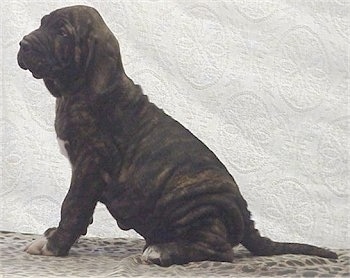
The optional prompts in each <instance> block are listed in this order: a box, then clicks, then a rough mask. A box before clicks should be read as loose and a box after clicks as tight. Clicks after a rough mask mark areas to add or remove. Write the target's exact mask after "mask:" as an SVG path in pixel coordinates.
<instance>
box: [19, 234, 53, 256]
mask: <svg viewBox="0 0 350 278" xmlns="http://www.w3.org/2000/svg"><path fill="white" fill-rule="evenodd" d="M46 244H47V238H46V237H42V238H38V239H36V240H34V241H33V242H32V243H30V244H28V245H27V246H26V248H25V249H24V251H25V252H27V253H28V254H31V255H45V256H53V253H52V252H51V251H49V250H47V247H46Z"/></svg>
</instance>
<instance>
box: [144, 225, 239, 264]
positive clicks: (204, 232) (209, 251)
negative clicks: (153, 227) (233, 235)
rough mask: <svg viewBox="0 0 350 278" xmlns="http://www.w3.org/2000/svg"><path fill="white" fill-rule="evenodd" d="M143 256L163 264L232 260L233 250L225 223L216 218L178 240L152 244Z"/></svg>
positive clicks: (150, 260) (149, 260) (146, 259)
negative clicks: (210, 223)
mask: <svg viewBox="0 0 350 278" xmlns="http://www.w3.org/2000/svg"><path fill="white" fill-rule="evenodd" d="M218 225H219V226H218ZM218 227H219V229H218ZM142 258H143V259H144V260H145V261H147V262H151V263H155V264H158V265H161V266H170V265H172V264H186V263H189V262H198V261H206V260H210V261H221V262H232V260H233V250H232V246H231V244H230V243H229V242H228V241H227V240H226V229H225V227H224V225H223V224H222V223H221V222H220V221H219V220H218V221H217V220H214V221H212V225H209V226H207V225H206V226H205V227H201V228H200V227H198V229H193V230H191V231H190V232H188V233H186V236H185V237H183V238H179V239H178V240H175V241H172V242H166V243H157V244H150V245H149V246H148V247H147V248H146V249H145V250H144V252H143V254H142Z"/></svg>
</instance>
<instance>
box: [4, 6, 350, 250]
mask: <svg viewBox="0 0 350 278" xmlns="http://www.w3.org/2000/svg"><path fill="white" fill-rule="evenodd" d="M78 3H79V4H80V3H82V4H88V5H91V6H94V7H95V8H97V9H98V10H99V11H100V13H101V14H102V16H103V17H104V19H105V21H106V22H107V24H108V25H109V26H110V28H111V30H112V31H113V32H114V33H115V35H116V36H117V38H118V39H119V42H120V45H121V52H122V57H123V61H124V64H125V68H126V72H127V74H128V75H129V76H130V77H131V78H132V79H133V80H134V81H135V82H136V83H139V84H141V85H142V87H143V89H144V92H145V94H147V95H149V97H150V99H151V100H152V101H153V102H155V103H156V104H158V105H159V106H160V107H162V108H164V110H165V111H166V112H168V113H169V114H170V115H172V116H173V117H174V118H175V119H177V120H179V121H180V122H181V123H183V124H184V125H185V126H186V127H187V128H189V129H190V130H191V131H192V132H193V133H194V134H195V135H197V136H198V137H199V138H200V139H201V140H202V141H204V142H205V143H206V144H207V145H208V146H209V147H210V148H211V149H212V150H213V151H214V152H215V153H216V154H217V156H218V157H219V158H220V159H221V160H222V161H223V162H224V164H225V165H226V166H227V168H228V169H229V171H230V172H231V173H232V175H233V176H234V177H235V179H236V181H237V182H238V184H239V186H240V189H241V191H242V193H243V195H244V196H245V198H246V199H247V201H248V204H249V208H250V209H251V211H252V212H253V217H254V219H255V220H256V222H257V226H258V228H259V229H260V230H261V232H262V234H263V235H269V236H271V237H272V238H273V239H276V240H293V241H299V242H308V243H313V244H318V245H324V246H328V247H335V248H339V247H349V246H350V243H349V241H350V240H349V232H348V231H349V217H348V211H349V204H348V201H349V199H348V196H349V195H348V194H349V164H348V163H349V149H350V148H349V142H348V139H349V125H348V124H349V113H348V112H349V111H348V100H349V95H348V85H349V42H350V41H349V35H350V34H349V30H350V29H349V14H350V6H349V2H348V1H347V0H334V1H320V0H314V1H311V0H310V1H308V0H305V1H295V0H293V1H286V0H285V1H282V0H275V1H273V0H266V1H258V0H256V1H244V0H240V1H209V0H207V1H170V0H167V1H164V0H148V1H146V0H145V1H100V2H99V1H23V0H21V1H19V0H18V1H15V0H14V1H10V0H5V1H1V4H0V5H1V48H0V51H1V79H0V80H1V89H2V98H1V108H2V109H1V113H2V114H1V115H2V117H1V127H2V136H1V144H2V175H1V176H2V180H1V182H2V183H1V187H0V198H1V204H0V206H1V216H0V217H1V218H0V229H2V230H13V231H21V232H34V233H41V232H43V231H44V230H45V229H46V228H47V227H50V226H55V225H57V223H58V221H59V213H60V204H61V202H62V200H63V198H64V196H65V194H66V192H67V190H68V186H69V180H70V167H69V163H68V162H67V161H66V160H65V158H64V157H63V156H62V155H61V154H60V153H59V151H58V146H57V144H56V136H55V133H54V129H53V121H54V98H53V97H52V96H51V95H50V94H49V93H48V92H47V90H46V89H45V87H44V85H43V82H42V81H41V80H39V81H38V80H35V79H33V77H32V76H31V74H30V73H29V72H24V71H22V70H20V68H19V67H18V66H17V62H16V54H17V51H18V42H19V41H20V40H21V38H22V36H23V35H25V34H27V33H28V32H30V31H32V30H34V29H35V28H37V27H38V25H39V22H40V18H41V17H42V16H43V15H45V14H47V13H49V12H50V11H52V10H53V9H56V8H59V7H63V6H66V5H72V4H78ZM89 235H94V236H123V237H125V236H136V233H135V232H132V231H131V232H128V233H126V232H123V231H121V230H118V228H117V226H116V224H115V221H114V220H113V219H112V217H111V216H109V214H108V213H107V211H106V210H105V208H104V207H103V206H100V205H99V206H97V208H96V213H95V217H94V224H93V225H92V226H91V227H90V229H89Z"/></svg>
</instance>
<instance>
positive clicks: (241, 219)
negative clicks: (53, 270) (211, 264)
mask: <svg viewBox="0 0 350 278" xmlns="http://www.w3.org/2000/svg"><path fill="white" fill-rule="evenodd" d="M18 63H19V65H20V67H21V68H23V69H29V70H30V71H31V72H32V74H33V76H34V77H35V78H39V79H41V78H42V79H43V80H44V82H45V85H46V87H47V88H48V90H49V91H50V93H51V94H52V95H53V96H54V97H56V100H57V106H56V121H55V128H56V132H57V136H58V138H59V139H60V142H61V145H63V147H64V148H63V151H64V152H66V154H67V156H68V157H69V160H70V162H71V165H72V181H71V185H70V189H69V192H68V194H67V196H66V197H65V199H64V202H63V204H62V210H61V221H60V223H59V226H58V228H51V229H49V230H47V231H46V232H45V237H44V238H42V239H40V240H37V241H34V242H33V243H32V244H30V245H29V246H27V247H26V251H27V252H28V253H30V254H41V255H55V256H63V255H67V254H68V251H69V249H70V248H71V246H72V245H73V243H74V242H75V241H76V240H77V239H78V238H79V236H80V235H83V234H85V233H86V230H87V227H88V225H89V224H90V222H91V221H92V215H93V212H94V209H95V206H96V204H97V202H102V203H103V204H105V205H106V207H107V209H108V210H109V212H110V213H111V214H112V215H113V217H114V218H115V219H116V220H117V223H118V225H119V227H120V228H122V229H125V230H127V229H134V230H136V231H137V232H138V233H139V234H141V235H142V236H143V237H144V238H145V239H146V246H145V248H144V252H143V258H144V259H145V260H147V261H150V262H154V263H156V264H159V265H162V266H168V265H171V264H183V263H187V262H191V261H203V260H213V261H227V262H231V261H232V260H233V251H232V247H233V246H235V245H238V244H239V243H241V244H243V245H244V246H245V247H246V248H247V249H248V250H250V251H251V252H252V253H253V254H255V255H277V254H285V253H293V254H307V255H315V256H320V257H325V258H337V255H336V254H335V253H333V252H330V251H327V250H325V249H322V248H319V247H315V246H310V245H306V244H297V243H279V242H274V241H271V240H270V239H268V238H265V237H262V236H261V235H260V234H259V232H258V231H257V230H256V229H255V228H254V222H253V221H252V220H251V219H250V212H249V211H248V209H247V203H246V201H245V200H244V199H243V197H242V196H241V193H240V191H239V189H238V187H237V184H236V183H235V181H234V179H233V178H232V176H231V175H230V173H229V172H228V171H227V169H226V168H225V166H224V165H223V164H222V163H221V162H220V161H219V160H218V158H217V157H216V156H215V155H214V153H212V152H211V151H210V150H209V149H208V148H207V147H206V146H205V145H204V144H203V143H202V142H201V141H200V140H198V139H197V138H196V137H195V136H194V135H193V134H191V132H189V131H188V130H187V129H186V128H184V127H183V126H182V125H181V124H179V123H178V122H177V121H175V120H174V119H172V118H171V117H170V116H168V115H166V114H165V113H164V112H163V111H162V110H161V109H159V108H158V107H156V106H155V105H154V104H152V103H150V102H149V100H148V98H147V97H146V96H145V95H143V93H142V90H141V88H140V86H138V85H135V84H134V83H133V82H132V80H130V79H129V78H128V77H127V76H126V74H125V72H124V69H123V65H122V61H121V57H120V52H119V46H118V41H117V40H116V38H115V37H114V35H113V34H112V32H111V31H110V30H109V29H108V27H107V26H106V24H105V23H104V21H103V19H102V18H101V16H100V15H99V13H98V12H97V11H96V10H94V9H93V8H90V7H85V6H73V7H67V8H63V9H59V10H56V11H54V12H52V13H51V14H49V15H47V16H44V17H43V19H42V20H41V26H40V28H39V29H37V30H35V31H33V32H32V33H30V34H29V35H27V36H25V37H24V38H23V40H22V41H21V42H20V50H19V53H18Z"/></svg>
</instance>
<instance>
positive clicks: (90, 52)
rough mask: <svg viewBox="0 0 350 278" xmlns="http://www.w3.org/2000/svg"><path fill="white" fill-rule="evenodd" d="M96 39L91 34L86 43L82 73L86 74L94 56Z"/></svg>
mask: <svg viewBox="0 0 350 278" xmlns="http://www.w3.org/2000/svg"><path fill="white" fill-rule="evenodd" d="M96 43H97V38H96V36H95V35H93V34H91V35H90V36H89V38H88V39H87V42H86V53H87V55H86V58H85V66H84V71H85V72H86V71H87V69H88V67H89V65H90V64H91V62H92V60H93V57H94V56H95V51H96Z"/></svg>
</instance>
